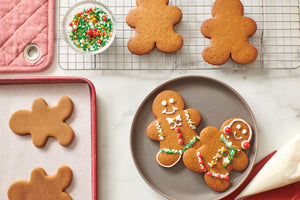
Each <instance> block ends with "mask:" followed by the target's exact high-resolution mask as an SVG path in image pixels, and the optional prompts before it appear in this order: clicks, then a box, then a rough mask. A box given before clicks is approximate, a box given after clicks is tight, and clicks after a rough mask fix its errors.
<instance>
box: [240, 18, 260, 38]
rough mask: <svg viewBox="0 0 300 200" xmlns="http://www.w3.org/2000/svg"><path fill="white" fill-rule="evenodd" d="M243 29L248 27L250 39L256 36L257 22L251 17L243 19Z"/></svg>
mask: <svg viewBox="0 0 300 200" xmlns="http://www.w3.org/2000/svg"><path fill="white" fill-rule="evenodd" d="M242 27H247V34H248V35H247V36H248V37H250V36H252V35H254V34H255V32H256V30H257V25H256V22H255V21H254V20H253V19H251V18H249V17H243V21H242Z"/></svg>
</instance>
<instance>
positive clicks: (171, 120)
mask: <svg viewBox="0 0 300 200" xmlns="http://www.w3.org/2000/svg"><path fill="white" fill-rule="evenodd" d="M166 120H167V121H168V123H169V125H173V126H170V129H175V128H176V127H177V126H182V123H181V121H182V119H181V117H180V115H177V116H176V117H173V118H168V117H167V118H166Z"/></svg>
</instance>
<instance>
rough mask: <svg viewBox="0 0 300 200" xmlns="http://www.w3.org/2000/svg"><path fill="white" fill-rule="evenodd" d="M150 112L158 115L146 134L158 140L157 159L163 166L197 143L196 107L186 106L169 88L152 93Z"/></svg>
mask: <svg viewBox="0 0 300 200" xmlns="http://www.w3.org/2000/svg"><path fill="white" fill-rule="evenodd" d="M152 112H153V114H154V116H155V117H156V118H157V119H156V120H154V121H153V122H151V123H150V124H149V126H148V128H147V136H148V137H149V138H150V139H151V140H154V141H159V142H160V150H159V151H158V153H157V154H156V162H157V163H158V164H159V165H161V166H162V167H173V166H174V165H176V164H177V163H178V162H179V161H180V159H181V156H182V154H183V152H184V151H186V150H187V149H189V148H191V147H197V146H198V142H197V141H198V140H199V137H198V135H197V132H196V129H197V126H199V124H200V121H201V115H200V113H199V112H198V111H197V110H195V109H191V108H190V109H186V110H185V109H184V101H183V99H182V97H181V96H180V95H179V94H178V93H177V92H175V91H172V90H165V91H163V92H161V93H159V94H158V95H157V96H156V97H155V99H154V101H153V104H152Z"/></svg>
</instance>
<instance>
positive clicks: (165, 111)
mask: <svg viewBox="0 0 300 200" xmlns="http://www.w3.org/2000/svg"><path fill="white" fill-rule="evenodd" d="M177 110H178V108H176V107H173V110H172V111H171V112H167V109H164V110H163V111H162V114H167V115H172V114H174V113H175V112H176V111H177Z"/></svg>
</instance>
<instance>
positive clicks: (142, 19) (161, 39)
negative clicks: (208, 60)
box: [126, 0, 183, 55]
mask: <svg viewBox="0 0 300 200" xmlns="http://www.w3.org/2000/svg"><path fill="white" fill-rule="evenodd" d="M168 3H169V1H168V0H136V4H137V6H138V8H135V9H133V10H131V11H129V13H128V14H127V16H126V22H127V24H128V25H129V26H130V27H132V28H135V35H134V37H132V38H131V39H130V40H129V42H128V45H127V46H128V49H129V51H131V52H132V53H133V54H137V55H144V54H147V53H150V52H151V51H152V50H153V49H154V47H155V46H156V47H157V48H158V49H159V50H160V51H162V52H165V53H173V52H175V51H177V50H179V49H180V48H181V47H182V45H183V39H182V37H181V35H179V34H178V33H175V31H174V25H176V24H177V23H179V22H180V21H181V17H182V13H181V10H180V9H179V8H178V7H176V6H169V5H168Z"/></svg>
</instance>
